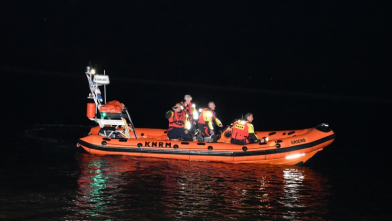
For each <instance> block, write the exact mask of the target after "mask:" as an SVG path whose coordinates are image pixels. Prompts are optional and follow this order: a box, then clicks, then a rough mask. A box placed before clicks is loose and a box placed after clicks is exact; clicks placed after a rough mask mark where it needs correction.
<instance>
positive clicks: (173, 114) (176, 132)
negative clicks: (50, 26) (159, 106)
mask: <svg viewBox="0 0 392 221" xmlns="http://www.w3.org/2000/svg"><path fill="white" fill-rule="evenodd" d="M172 109H173V110H169V111H168V112H166V115H165V117H166V119H168V120H169V128H168V130H167V136H168V137H169V139H170V140H177V141H178V140H179V139H181V140H186V141H192V138H191V137H190V136H189V134H188V130H185V129H184V124H185V115H186V113H185V111H183V110H182V106H181V104H180V103H177V104H176V105H175V106H174V107H172Z"/></svg>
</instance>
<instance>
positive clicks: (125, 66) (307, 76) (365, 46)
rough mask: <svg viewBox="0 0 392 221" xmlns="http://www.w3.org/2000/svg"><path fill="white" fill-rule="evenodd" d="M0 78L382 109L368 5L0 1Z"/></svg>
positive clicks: (380, 36)
mask: <svg viewBox="0 0 392 221" xmlns="http://www.w3.org/2000/svg"><path fill="white" fill-rule="evenodd" d="M0 5H1V7H0V16H1V27H2V28H1V33H2V34H1V43H0V44H1V58H0V68H1V69H3V70H4V69H11V70H23V73H26V74H28V73H29V71H47V72H62V73H68V74H71V75H72V74H74V75H80V74H81V73H82V72H83V71H84V69H85V66H87V65H88V64H89V63H91V65H92V66H94V67H96V68H97V69H98V70H99V71H101V72H102V70H103V69H105V70H106V71H108V72H109V73H111V75H112V77H114V76H113V75H115V76H116V77H124V78H129V79H145V80H154V81H157V80H158V81H172V82H188V83H197V84H208V85H216V86H228V87H230V86H237V87H252V88H258V89H270V90H279V91H292V92H305V93H321V94H334V95H352V96H367V97H375V98H384V99H390V98H391V97H390V94H391V89H390V82H389V81H388V80H387V79H389V75H390V65H389V64H390V62H389V60H390V58H391V57H392V56H390V49H389V42H390V39H391V38H390V36H391V25H390V24H391V23H390V22H389V20H390V19H389V17H390V12H391V11H390V7H389V5H387V4H384V3H382V2H381V1H380V2H377V3H374V2H373V1H354V2H352V1H341V2H335V1H268V2H265V1H249V2H243V1H237V2H234V1H225V2H223V1H218V2H215V1H214V2H207V1H206V2H200V1H122V2H120V1H115V2H114V1H77V0H70V1H2V3H0Z"/></svg>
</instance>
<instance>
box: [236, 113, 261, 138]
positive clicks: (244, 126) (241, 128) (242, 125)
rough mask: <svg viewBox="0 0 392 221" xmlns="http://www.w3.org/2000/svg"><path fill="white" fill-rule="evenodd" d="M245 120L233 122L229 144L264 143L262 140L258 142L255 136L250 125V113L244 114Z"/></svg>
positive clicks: (251, 117) (251, 118)
mask: <svg viewBox="0 0 392 221" xmlns="http://www.w3.org/2000/svg"><path fill="white" fill-rule="evenodd" d="M245 119H246V121H245V120H238V121H235V122H234V124H233V131H232V133H231V139H230V143H232V144H248V143H258V142H264V139H262V140H261V141H260V140H259V138H258V137H257V135H256V134H255V131H254V128H253V125H252V121H253V114H252V113H247V114H245Z"/></svg>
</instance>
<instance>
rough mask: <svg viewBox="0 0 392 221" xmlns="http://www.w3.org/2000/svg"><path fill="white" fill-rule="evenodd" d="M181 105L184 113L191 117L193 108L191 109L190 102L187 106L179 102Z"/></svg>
mask: <svg viewBox="0 0 392 221" xmlns="http://www.w3.org/2000/svg"><path fill="white" fill-rule="evenodd" d="M181 105H182V106H183V107H184V108H185V109H184V111H185V112H186V113H187V114H188V115H189V116H192V114H193V108H192V102H189V104H187V103H185V102H181Z"/></svg>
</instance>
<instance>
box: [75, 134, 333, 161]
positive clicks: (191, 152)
mask: <svg viewBox="0 0 392 221" xmlns="http://www.w3.org/2000/svg"><path fill="white" fill-rule="evenodd" d="M333 139H335V134H332V135H329V136H327V137H324V138H322V139H320V140H316V141H313V142H310V143H305V144H300V145H296V146H292V147H286V148H285V147H283V148H279V149H278V148H277V149H273V150H257V151H246V152H244V151H238V152H219V151H195V150H180V149H177V150H174V149H172V148H171V149H150V148H137V147H134V148H131V147H126V148H122V147H104V146H100V145H95V144H90V143H87V142H85V141H83V140H79V144H80V145H82V146H85V147H87V148H90V149H94V150H100V151H105V152H119V153H154V154H177V155H205V156H257V155H269V154H276V153H286V152H291V151H296V150H302V149H306V148H309V147H313V146H316V145H319V144H322V143H325V142H327V141H330V140H333ZM238 147H240V146H238Z"/></svg>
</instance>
